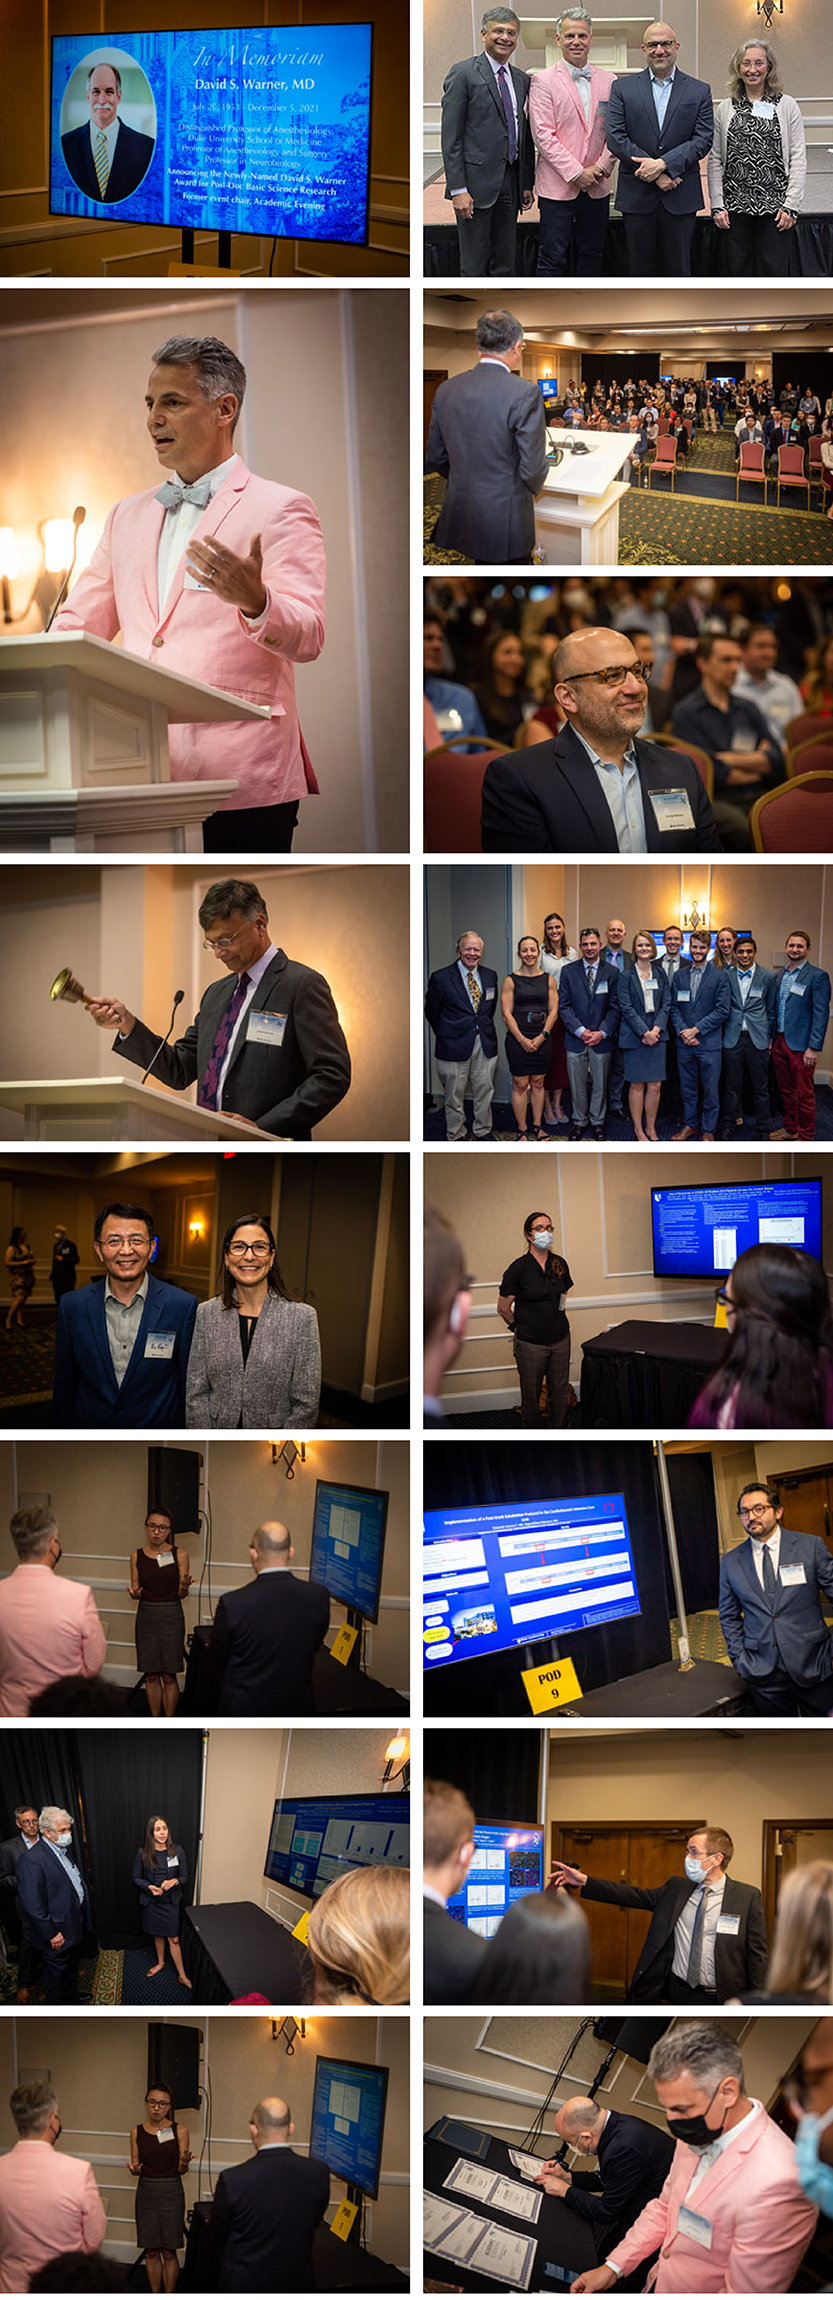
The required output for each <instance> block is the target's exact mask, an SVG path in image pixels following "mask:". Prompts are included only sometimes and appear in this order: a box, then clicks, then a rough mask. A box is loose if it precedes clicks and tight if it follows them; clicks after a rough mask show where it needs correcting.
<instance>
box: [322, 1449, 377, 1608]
mask: <svg viewBox="0 0 833 2300" xmlns="http://www.w3.org/2000/svg"><path fill="white" fill-rule="evenodd" d="M389 1499H390V1496H389V1495H388V1494H387V1493H382V1492H380V1491H379V1490H378V1489H377V1488H376V1487H375V1486H369V1485H335V1484H330V1482H329V1480H328V1479H326V1478H322V1477H319V1478H318V1479H317V1480H316V1486H315V1506H314V1509H313V1517H312V1543H311V1546H310V1558H309V1571H310V1580H311V1581H320V1582H322V1583H323V1586H324V1588H325V1589H328V1590H329V1592H330V1596H331V1597H335V1598H337V1599H338V1601H339V1604H341V1605H346V1606H348V1607H349V1609H350V1611H351V1612H353V1613H361V1614H363V1615H364V1618H365V1620H366V1621H378V1619H379V1591H380V1589H381V1584H382V1561H383V1558H384V1554H385V1529H386V1526H387V1522H388V1502H389Z"/></svg>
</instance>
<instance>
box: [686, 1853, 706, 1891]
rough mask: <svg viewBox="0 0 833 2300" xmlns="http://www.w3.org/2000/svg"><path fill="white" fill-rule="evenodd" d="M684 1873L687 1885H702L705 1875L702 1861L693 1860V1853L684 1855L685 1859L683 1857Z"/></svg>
mask: <svg viewBox="0 0 833 2300" xmlns="http://www.w3.org/2000/svg"><path fill="white" fill-rule="evenodd" d="M685 1873H686V1876H687V1878H688V1881H689V1884H691V1885H702V1883H703V1881H704V1879H705V1875H706V1872H705V1869H704V1867H703V1863H702V1861H696V1860H695V1858H694V1854H693V1853H686V1857H685Z"/></svg>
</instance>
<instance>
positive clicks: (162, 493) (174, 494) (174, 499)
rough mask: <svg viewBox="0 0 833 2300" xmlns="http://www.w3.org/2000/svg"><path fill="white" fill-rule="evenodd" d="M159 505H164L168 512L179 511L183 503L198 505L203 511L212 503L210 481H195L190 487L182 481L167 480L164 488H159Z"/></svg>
mask: <svg viewBox="0 0 833 2300" xmlns="http://www.w3.org/2000/svg"><path fill="white" fill-rule="evenodd" d="M156 501H157V503H164V506H165V510H166V511H178V510H179V507H180V504H181V503H198V504H199V508H200V510H201V511H204V510H205V507H206V504H207V503H210V502H211V481H210V479H194V480H193V481H192V483H191V485H190V487H186V486H184V485H183V482H182V480H181V479H166V481H165V485H164V487H157V490H156Z"/></svg>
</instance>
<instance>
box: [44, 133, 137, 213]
mask: <svg viewBox="0 0 833 2300" xmlns="http://www.w3.org/2000/svg"><path fill="white" fill-rule="evenodd" d="M154 149H155V147H154V141H153V137H152V136H140V135H139V133H138V130H137V129H136V128H128V126H127V122H126V120H122V119H121V118H119V132H118V135H117V137H116V147H115V151H114V153H113V165H112V168H111V169H110V174H109V176H108V178H107V188H106V193H105V197H104V199H103V201H102V200H101V192H100V190H99V183H98V177H97V175H96V172H95V162H94V160H93V147H92V143H91V141H90V129H89V123H88V121H86V120H84V121H83V122H82V125H81V127H80V128H71V129H70V133H69V135H68V136H62V137H61V150H62V152H63V155H64V159H65V160H66V164H67V167H68V169H69V172H70V175H71V177H72V181H73V183H74V184H77V185H78V189H79V192H84V193H86V197H87V199H88V200H99V201H101V205H102V206H103V207H107V208H109V207H110V206H111V204H112V202H113V201H115V200H127V199H129V198H130V194H131V192H135V191H138V188H139V185H140V183H141V181H142V177H143V176H146V175H147V171H148V168H149V167H150V163H151V160H152V158H153V154H154Z"/></svg>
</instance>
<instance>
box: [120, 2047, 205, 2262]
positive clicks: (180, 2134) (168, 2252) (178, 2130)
mask: <svg viewBox="0 0 833 2300" xmlns="http://www.w3.org/2000/svg"><path fill="white" fill-rule="evenodd" d="M190 2162H191V2142H190V2135H189V2132H188V2126H187V2124H177V2122H176V2119H175V2117H174V2096H173V2093H172V2091H171V2088H170V2085H169V2084H149V2085H148V2088H147V2092H146V2093H145V2113H144V2118H143V2121H142V2123H141V2124H134V2126H133V2128H132V2131H131V2134H130V2155H129V2158H128V2171H129V2172H132V2174H133V2176H134V2179H137V2180H138V2183H139V2185H138V2188H137V2190H136V2241H137V2244H139V2245H140V2247H141V2249H142V2251H143V2252H144V2253H145V2256H146V2257H145V2267H146V2269H147V2280H148V2283H149V2285H150V2289H151V2291H152V2292H175V2291H176V2287H177V2283H178V2281H179V2263H178V2261H177V2257H176V2256H177V2253H178V2251H179V2250H180V2248H181V2246H182V2245H183V2244H184V2242H185V2192H184V2189H183V2186H182V2175H183V2172H187V2170H188V2166H189V2164H190Z"/></svg>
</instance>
